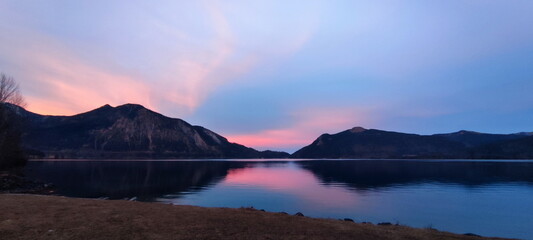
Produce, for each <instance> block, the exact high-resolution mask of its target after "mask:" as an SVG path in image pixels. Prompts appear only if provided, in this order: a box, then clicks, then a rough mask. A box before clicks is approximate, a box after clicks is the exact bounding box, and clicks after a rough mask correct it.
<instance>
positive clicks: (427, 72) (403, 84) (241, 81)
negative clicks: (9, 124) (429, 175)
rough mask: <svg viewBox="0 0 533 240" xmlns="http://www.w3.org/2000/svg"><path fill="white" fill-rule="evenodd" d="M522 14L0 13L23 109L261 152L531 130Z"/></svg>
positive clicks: (342, 5) (436, 6)
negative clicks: (147, 126)
mask: <svg viewBox="0 0 533 240" xmlns="http://www.w3.org/2000/svg"><path fill="white" fill-rule="evenodd" d="M531 12H533V2H532V1H527V0H517V1H505V0H493V1H484V0H473V1H468V2H465V1H459V0H452V1H437V2H435V1H432V2H427V1H420V0H409V1H388V0H387V1H380V2H376V1H359V0H356V1H344V0H334V1H319V0H318V1H291V2H283V1H266V0H265V1H230V2H227V1H192V2H189V1H170V0H160V1H156V2H148V1H136V0H134V1H112V2H109V1H104V0H96V1H86V2H85V1H64V0H53V1H32V0H30V1H16V0H7V1H2V2H0V30H2V32H3V33H4V34H2V35H0V43H1V44H0V71H1V72H3V73H6V74H8V75H9V76H12V77H13V78H14V79H16V80H17V81H18V82H19V84H20V88H21V91H22V94H23V95H24V96H25V98H26V102H27V103H28V106H27V109H28V110H30V111H32V112H36V113H39V114H46V115H74V114H79V113H82V112H86V111H90V110H93V109H95V108H98V107H100V106H103V105H105V104H110V105H112V106H118V105H122V104H126V103H136V104H141V105H143V106H145V107H147V108H149V109H152V110H154V111H156V112H160V113H162V114H164V115H166V116H168V117H172V118H180V119H183V120H185V121H187V122H189V123H191V124H193V125H200V126H203V127H206V128H208V129H210V130H212V131H214V132H216V133H219V134H221V135H222V136H224V137H226V138H227V139H228V140H229V141H231V142H237V143H239V144H243V145H245V146H249V147H253V148H256V149H259V150H267V149H269V150H282V151H288V152H294V151H295V150H297V149H299V148H301V147H303V146H305V145H307V144H310V143H311V142H312V141H313V140H315V139H316V138H317V137H318V136H320V135H321V134H322V133H336V132H340V131H343V130H346V129H349V128H352V127H355V126H362V127H365V128H376V129H385V130H393V131H401V132H410V133H419V134H432V133H444V132H454V131H458V130H462V129H467V130H472V131H479V132H489V133H513V132H522V131H533V128H532V127H531V122H532V121H533V94H531V92H532V91H533V68H532V67H531V66H532V63H533V28H531V23H532V22H533V15H532V14H531Z"/></svg>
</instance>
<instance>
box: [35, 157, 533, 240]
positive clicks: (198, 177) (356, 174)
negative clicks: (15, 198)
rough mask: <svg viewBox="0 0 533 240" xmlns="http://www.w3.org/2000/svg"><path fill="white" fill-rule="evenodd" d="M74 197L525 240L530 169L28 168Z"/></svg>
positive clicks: (351, 165)
mask: <svg viewBox="0 0 533 240" xmlns="http://www.w3.org/2000/svg"><path fill="white" fill-rule="evenodd" d="M26 171H27V172H26V173H27V175H29V176H30V177H33V178H39V179H42V180H44V181H47V182H52V183H54V184H56V186H57V188H58V190H59V193H60V194H63V195H66V196H74V197H110V198H118V199H120V198H131V197H137V198H138V199H139V200H143V201H159V202H167V203H168V202H171V203H175V204H190V205H198V206H207V207H247V206H254V207H256V208H262V209H265V210H267V211H274V212H279V211H284V212H288V213H295V212H298V211H300V212H303V213H304V214H305V215H308V216H312V217H324V218H345V217H350V218H353V219H355V220H358V221H371V222H383V221H389V222H396V221H398V222H400V223H401V224H405V225H409V226H414V227H427V226H429V225H432V226H433V227H435V228H437V229H440V230H445V231H452V232H457V233H465V232H474V233H477V234H481V235H487V236H500V237H516V238H526V239H528V238H529V239H533V229H531V226H533V219H532V218H531V216H532V215H533V204H531V203H532V202H533V161H529V162H528V161H525V162H479V161H472V162H468V161H463V162H457V161H383V160H377V161H331V160H326V161H297V162H260V161H252V162H235V161H133V162H129V161H119V162H115V161H96V162H95V161H86V162H83V161H81V162H80V161H77V162H68V161H61V162H53V161H52V162H46V161H45V162H30V163H29V165H28V167H27V169H26Z"/></svg>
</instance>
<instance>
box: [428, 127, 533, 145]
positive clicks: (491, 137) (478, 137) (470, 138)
mask: <svg viewBox="0 0 533 240" xmlns="http://www.w3.org/2000/svg"><path fill="white" fill-rule="evenodd" d="M433 136H441V137H444V138H446V139H449V140H452V141H455V142H460V143H462V144H464V145H465V146H466V147H477V146H481V145H485V144H489V143H494V142H499V141H507V140H513V139H519V138H523V137H524V136H527V133H516V134H488V133H478V132H472V131H466V130H461V131H459V132H454V133H447V134H435V135H433Z"/></svg>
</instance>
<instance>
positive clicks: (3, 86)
mask: <svg viewBox="0 0 533 240" xmlns="http://www.w3.org/2000/svg"><path fill="white" fill-rule="evenodd" d="M0 103H11V104H14V105H17V106H20V107H25V106H26V102H25V101H24V97H22V95H21V94H20V90H19V85H18V83H17V82H16V81H15V80H14V79H13V78H12V77H10V76H7V75H6V74H4V73H1V74H0Z"/></svg>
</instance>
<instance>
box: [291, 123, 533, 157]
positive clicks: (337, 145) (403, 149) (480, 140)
mask: <svg viewBox="0 0 533 240" xmlns="http://www.w3.org/2000/svg"><path fill="white" fill-rule="evenodd" d="M291 157H292V158H381V159H396V158H429V159H434V158H437V159H438V158H451V159H461V158H467V159H469V158H476V159H480V158H489V159H498V158H499V159H528V158H533V136H530V134H527V133H520V134H508V135H504V134H485V133H476V132H469V131H460V132H456V133H449V134H435V135H417V134H406V133H398V132H388V131H381V130H375V129H370V130H367V129H364V128H361V127H357V128H353V129H351V130H346V131H343V132H340V133H337V134H333V135H330V134H323V135H322V136H320V137H319V138H318V139H317V140H315V141H314V142H313V143H312V144H310V145H309V146H306V147H304V148H302V149H300V150H298V151H297V152H295V153H294V154H293V155H292V156H291Z"/></svg>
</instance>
